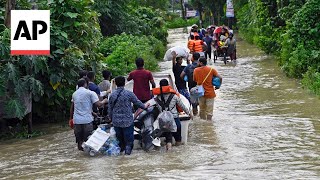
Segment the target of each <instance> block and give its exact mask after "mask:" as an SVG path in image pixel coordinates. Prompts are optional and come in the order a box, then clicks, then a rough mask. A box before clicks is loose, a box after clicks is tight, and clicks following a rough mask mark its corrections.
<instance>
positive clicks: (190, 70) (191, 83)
mask: <svg viewBox="0 0 320 180" xmlns="http://www.w3.org/2000/svg"><path fill="white" fill-rule="evenodd" d="M196 67H197V66H194V65H193V64H191V66H190V67H189V68H188V74H187V76H188V86H189V89H191V88H193V87H195V86H196V85H197V83H196V82H195V81H193V72H194V69H195V68H196Z"/></svg>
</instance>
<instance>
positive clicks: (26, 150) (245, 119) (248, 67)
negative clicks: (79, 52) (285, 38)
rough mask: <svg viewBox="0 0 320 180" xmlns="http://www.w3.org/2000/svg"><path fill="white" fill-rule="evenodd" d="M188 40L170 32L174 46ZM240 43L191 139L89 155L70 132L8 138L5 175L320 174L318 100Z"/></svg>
mask: <svg viewBox="0 0 320 180" xmlns="http://www.w3.org/2000/svg"><path fill="white" fill-rule="evenodd" d="M186 38H187V34H186V33H183V31H182V29H175V30H171V31H170V32H169V42H170V44H169V46H175V45H182V46H186V41H187V40H186ZM238 39H239V38H238ZM237 45H238V47H237V55H238V59H237V63H230V62H228V63H227V65H224V63H223V62H222V61H220V60H218V61H217V62H216V63H215V64H213V65H212V66H213V67H215V68H216V69H217V70H218V72H219V73H220V74H221V75H222V77H223V85H222V86H221V89H220V90H218V92H217V98H216V100H215V108H214V109H215V110H214V117H213V120H212V121H202V120H199V119H198V118H195V120H194V121H192V123H191V124H190V127H189V130H190V132H189V139H188V144H187V145H184V146H180V147H173V151H172V152H168V153H167V152H164V151H152V152H150V153H145V152H144V151H142V150H134V151H133V153H132V155H131V156H119V157H93V158H91V157H88V156H85V155H83V154H82V153H81V152H79V151H78V150H77V149H76V144H75V142H74V136H73V132H72V130H68V131H62V132H57V133H53V134H48V135H44V136H41V137H37V138H32V139H28V140H20V141H14V142H11V141H6V142H1V144H0V154H1V156H0V179H320V123H319V118H320V100H319V99H318V98H317V97H315V96H314V95H312V94H310V93H308V91H307V90H305V89H302V87H301V85H300V83H299V82H298V81H297V80H293V79H289V78H287V77H285V75H284V74H283V73H282V72H281V71H280V69H279V67H278V66H277V62H276V60H275V59H274V58H273V57H271V56H267V55H265V54H264V53H262V52H261V51H259V50H258V49H257V48H256V47H255V46H253V45H250V44H248V43H246V42H244V41H241V40H239V41H238V43H237ZM160 66H161V69H162V70H168V69H170V68H171V67H170V66H171V64H170V62H163V63H161V64H160Z"/></svg>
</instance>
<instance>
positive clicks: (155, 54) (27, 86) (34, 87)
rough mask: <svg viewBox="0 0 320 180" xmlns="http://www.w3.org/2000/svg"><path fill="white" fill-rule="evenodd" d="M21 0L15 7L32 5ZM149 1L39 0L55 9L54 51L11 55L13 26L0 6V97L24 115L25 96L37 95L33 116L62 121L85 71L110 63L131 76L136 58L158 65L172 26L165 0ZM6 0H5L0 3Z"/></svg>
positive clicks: (10, 111)
mask: <svg viewBox="0 0 320 180" xmlns="http://www.w3.org/2000/svg"><path fill="white" fill-rule="evenodd" d="M16 2H17V4H16V7H15V9H30V8H31V3H30V1H29V0H17V1H16ZM144 2H145V3H149V5H152V6H151V7H141V6H140V4H139V3H140V1H138V0H136V1H129V0H123V1H115V0H108V1H107V0H101V1H92V0H82V1H69V0H68V1H62V0H55V1H53V0H49V1H47V0H38V1H37V2H36V5H37V7H38V9H50V12H51V29H50V30H51V32H50V33H51V42H50V45H51V55H50V56H10V55H9V54H10V29H8V28H6V27H5V26H4V25H3V23H2V22H3V21H1V20H3V19H4V18H5V17H4V13H5V9H4V8H0V21H1V22H0V57H1V59H0V95H1V98H0V101H1V99H2V101H4V102H5V107H6V108H5V109H6V114H10V115H11V116H15V117H18V118H20V119H21V118H23V117H24V116H25V113H26V111H25V110H26V107H24V103H23V97H32V99H33V110H32V111H33V115H36V116H34V117H38V118H34V119H38V120H40V122H44V121H57V120H59V119H60V120H63V119H65V118H66V115H68V111H69V107H70V99H71V95H72V93H73V92H74V89H75V83H76V80H77V79H78V72H79V71H80V70H82V69H86V70H93V71H95V72H101V71H100V70H101V68H102V67H103V66H107V67H106V68H108V69H110V70H111V71H112V72H113V75H126V73H128V72H129V71H131V70H132V69H134V68H135V63H134V60H135V59H136V58H137V57H142V58H144V59H145V60H146V68H148V69H150V70H156V69H157V68H158V65H157V62H158V60H160V59H162V57H163V54H164V51H165V44H166V38H167V29H166V26H165V21H164V18H163V17H164V13H163V12H162V11H160V10H155V8H157V7H156V6H158V5H159V7H160V6H161V7H162V5H161V4H162V3H164V2H166V1H159V2H157V3H156V4H153V3H152V2H153V1H144ZM4 3H5V0H0V5H1V6H0V7H4ZM146 5H147V4H146ZM102 35H105V36H106V37H105V39H103V37H102ZM113 35H115V36H114V37H111V36H113ZM0 103H1V102H0ZM0 108H1V106H0Z"/></svg>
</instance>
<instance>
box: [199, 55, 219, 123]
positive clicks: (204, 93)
mask: <svg viewBox="0 0 320 180" xmlns="http://www.w3.org/2000/svg"><path fill="white" fill-rule="evenodd" d="M199 66H200V67H198V68H196V69H195V70H194V74H193V80H194V81H195V82H197V84H198V85H197V86H196V87H197V89H196V90H197V91H198V92H199V93H198V94H199V106H200V114H199V115H200V118H201V119H204V120H211V119H212V115H213V106H214V98H215V97H216V93H215V89H218V87H216V88H214V86H213V85H212V79H213V77H218V78H220V84H221V83H222V77H221V76H220V75H219V74H218V72H217V70H215V69H214V68H211V67H208V66H207V60H206V59H205V58H200V59H199ZM200 92H201V93H200Z"/></svg>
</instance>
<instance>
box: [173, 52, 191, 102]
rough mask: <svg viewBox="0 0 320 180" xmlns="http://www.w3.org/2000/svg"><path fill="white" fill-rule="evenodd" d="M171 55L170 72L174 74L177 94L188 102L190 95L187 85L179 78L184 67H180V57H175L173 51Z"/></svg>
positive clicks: (175, 54)
mask: <svg viewBox="0 0 320 180" xmlns="http://www.w3.org/2000/svg"><path fill="white" fill-rule="evenodd" d="M171 54H172V72H173V74H174V79H175V84H176V86H177V89H178V91H179V93H180V94H182V95H183V96H184V97H186V98H187V99H188V101H189V102H190V94H189V92H188V89H187V83H186V81H184V80H183V79H182V78H181V77H180V74H181V72H182V71H183V69H184V68H185V67H186V66H182V65H181V64H182V57H177V53H176V52H175V51H172V53H171ZM187 63H188V64H189V60H187Z"/></svg>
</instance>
